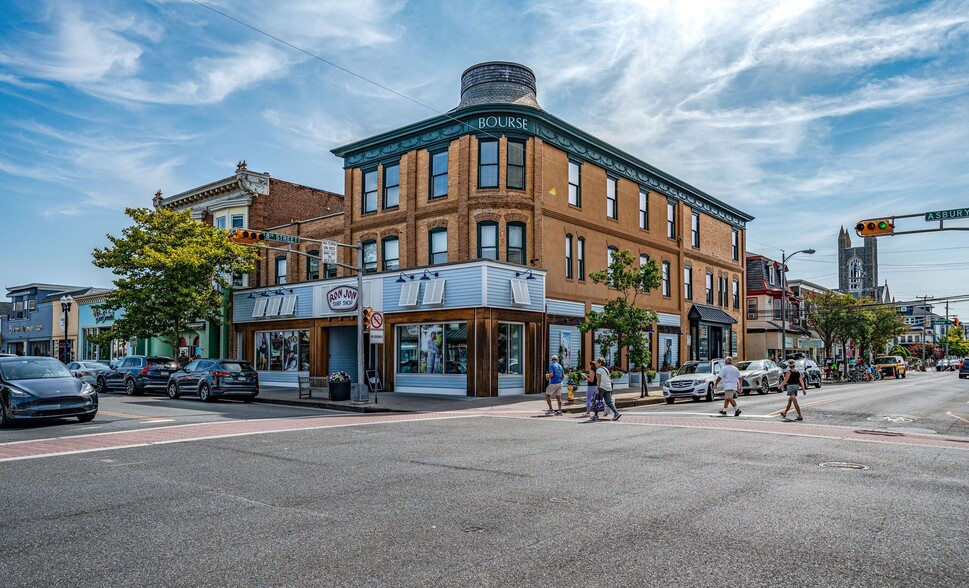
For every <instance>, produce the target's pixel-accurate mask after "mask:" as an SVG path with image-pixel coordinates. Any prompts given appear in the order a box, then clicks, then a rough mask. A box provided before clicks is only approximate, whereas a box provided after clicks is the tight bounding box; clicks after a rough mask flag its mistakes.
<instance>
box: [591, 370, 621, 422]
mask: <svg viewBox="0 0 969 588" xmlns="http://www.w3.org/2000/svg"><path fill="white" fill-rule="evenodd" d="M596 365H597V366H598V367H597V368H596V387H597V388H598V389H599V394H601V395H602V400H603V402H605V403H606V407H607V408H608V409H609V410H611V411H612V420H614V421H618V420H619V417H621V416H622V415H621V414H620V413H619V411H618V410H617V409H616V403H615V401H614V400H613V399H612V377H611V376H610V375H609V369H608V368H606V358H604V357H600V358H598V359H596Z"/></svg>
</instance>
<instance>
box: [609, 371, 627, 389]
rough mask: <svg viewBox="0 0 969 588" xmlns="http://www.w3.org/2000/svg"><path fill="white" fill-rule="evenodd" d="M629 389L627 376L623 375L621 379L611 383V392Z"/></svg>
mask: <svg viewBox="0 0 969 588" xmlns="http://www.w3.org/2000/svg"><path fill="white" fill-rule="evenodd" d="M628 387H629V374H626V375H624V376H623V377H621V378H617V379H615V380H613V381H612V389H613V390H622V389H624V388H628Z"/></svg>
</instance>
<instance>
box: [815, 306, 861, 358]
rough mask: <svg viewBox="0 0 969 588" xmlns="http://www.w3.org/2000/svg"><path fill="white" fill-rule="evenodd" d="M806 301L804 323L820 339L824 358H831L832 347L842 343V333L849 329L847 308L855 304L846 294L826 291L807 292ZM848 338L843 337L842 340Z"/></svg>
mask: <svg viewBox="0 0 969 588" xmlns="http://www.w3.org/2000/svg"><path fill="white" fill-rule="evenodd" d="M807 301H808V312H807V315H806V318H805V322H807V325H808V326H809V327H811V328H812V329H814V330H815V332H817V334H818V336H819V337H821V342H822V343H824V355H825V357H831V355H832V353H831V348H832V346H833V345H834V344H835V343H836V342H838V341H842V334H843V331H844V330H846V329H848V328H849V327H850V321H849V312H848V307H849V306H852V305H854V304H855V299H854V298H852V297H851V296H849V295H848V294H841V293H838V292H833V291H828V292H823V293H820V294H819V293H815V292H808V294H807ZM849 338H850V337H844V340H845V341H847V339H849Z"/></svg>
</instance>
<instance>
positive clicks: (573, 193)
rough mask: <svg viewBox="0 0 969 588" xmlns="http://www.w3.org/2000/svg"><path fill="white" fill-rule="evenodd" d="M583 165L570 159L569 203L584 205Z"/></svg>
mask: <svg viewBox="0 0 969 588" xmlns="http://www.w3.org/2000/svg"><path fill="white" fill-rule="evenodd" d="M581 169H582V168H581V167H580V166H579V164H578V163H577V162H575V161H569V204H571V205H572V206H582V188H581V177H582V173H581Z"/></svg>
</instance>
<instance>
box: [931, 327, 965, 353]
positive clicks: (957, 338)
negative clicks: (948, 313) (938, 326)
mask: <svg viewBox="0 0 969 588" xmlns="http://www.w3.org/2000/svg"><path fill="white" fill-rule="evenodd" d="M946 342H948V343H949V355H951V356H958V357H969V341H966V338H965V335H964V334H963V332H962V327H949V329H948V330H947V331H946V333H945V335H944V336H942V337H939V342H938V346H939V347H941V348H942V353H943V354H945V344H946Z"/></svg>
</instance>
